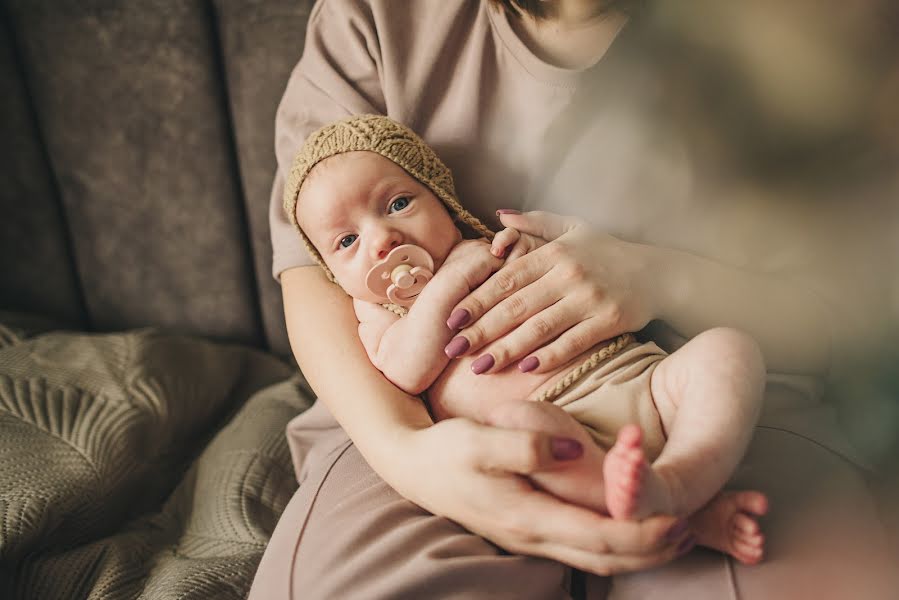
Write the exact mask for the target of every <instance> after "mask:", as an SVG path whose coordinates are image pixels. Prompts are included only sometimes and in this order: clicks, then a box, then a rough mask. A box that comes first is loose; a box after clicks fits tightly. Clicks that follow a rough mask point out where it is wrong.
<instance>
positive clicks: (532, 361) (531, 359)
mask: <svg viewBox="0 0 899 600" xmlns="http://www.w3.org/2000/svg"><path fill="white" fill-rule="evenodd" d="M539 366H540V359H538V358H537V357H536V356H528V357H527V358H526V359H524V360H523V361H521V362H520V363H518V370H519V371H521V372H522V373H527V372H528V371H533V370H534V369H536V368H537V367H539Z"/></svg>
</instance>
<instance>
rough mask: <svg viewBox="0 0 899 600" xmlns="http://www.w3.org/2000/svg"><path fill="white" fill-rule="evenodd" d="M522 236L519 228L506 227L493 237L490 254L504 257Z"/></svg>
mask: <svg viewBox="0 0 899 600" xmlns="http://www.w3.org/2000/svg"><path fill="white" fill-rule="evenodd" d="M519 237H521V236H520V234H519V233H518V230H517V229H513V228H512V227H506V228H505V229H503V230H502V231H500V232H499V233H497V234H496V235H495V236H494V237H493V243H491V244H490V254H492V255H493V256H496V257H497V258H502V257H503V256H504V255H505V254H506V251H508V250H509V248H510V247H511V246H512V245H513V244H515V242H517V241H518V238H519Z"/></svg>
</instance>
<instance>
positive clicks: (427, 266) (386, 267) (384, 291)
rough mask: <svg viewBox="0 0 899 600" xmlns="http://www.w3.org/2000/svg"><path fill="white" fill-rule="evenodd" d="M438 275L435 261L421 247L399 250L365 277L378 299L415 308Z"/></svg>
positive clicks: (392, 251) (406, 245) (379, 262)
mask: <svg viewBox="0 0 899 600" xmlns="http://www.w3.org/2000/svg"><path fill="white" fill-rule="evenodd" d="M433 274H434V259H433V258H431V255H430V254H428V252H427V251H426V250H425V249H424V248H422V247H421V246H415V245H413V244H403V245H402V246H397V247H396V248H394V249H393V250H391V251H390V253H389V254H388V255H387V256H386V257H385V258H384V259H383V260H381V261H378V263H376V264H375V265H374V266H373V267H372V268H371V269H370V270H369V271H368V274H367V275H366V277H365V284H366V286H367V287H368V289H369V290H370V291H371V292H372V293H374V294H375V295H377V296H379V297H382V298H385V297H386V299H387V300H388V301H390V302H393V303H394V304H398V305H400V306H411V305H412V303H413V302H414V301H415V298H416V297H417V296H418V294H419V293H420V292H421V290H422V288H424V286H425V284H426V283H427V282H428V281H430V280H431V277H433Z"/></svg>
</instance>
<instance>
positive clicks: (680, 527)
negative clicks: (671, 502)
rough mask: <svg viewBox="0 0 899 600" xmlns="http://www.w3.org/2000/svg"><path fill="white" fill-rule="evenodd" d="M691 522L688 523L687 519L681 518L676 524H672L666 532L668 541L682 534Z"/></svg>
mask: <svg viewBox="0 0 899 600" xmlns="http://www.w3.org/2000/svg"><path fill="white" fill-rule="evenodd" d="M689 526H690V524H689V523H687V520H686V519H681V520H680V521H677V522H676V523H675V524H674V525H672V526H671V529H669V530H668V533H666V534H665V541H666V542H673V541H674V540H676V539H677V538H679V537H680V536H681V534H682V533H683V532H685V531H686V530H687V527H689Z"/></svg>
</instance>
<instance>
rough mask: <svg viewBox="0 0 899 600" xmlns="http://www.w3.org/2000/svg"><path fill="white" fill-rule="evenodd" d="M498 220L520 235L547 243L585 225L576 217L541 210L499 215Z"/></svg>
mask: <svg viewBox="0 0 899 600" xmlns="http://www.w3.org/2000/svg"><path fill="white" fill-rule="evenodd" d="M499 220H500V223H502V224H503V226H504V227H512V228H514V229H517V230H518V231H520V232H522V233H529V234H530V235H534V236H537V237H541V238H543V239H544V240H546V241H548V242H549V241H552V240H554V239H556V238H557V237H560V236H562V235H564V234H566V233H568V232H569V231H571V230H572V229H574V228H576V227H579V226H581V225H584V224H585V221H584V220H582V219H578V218H577V217H563V216H562V215H557V214H555V213H550V212H544V211H542V210H534V211H530V212H526V213H521V214H514V213H500V215H499Z"/></svg>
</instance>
